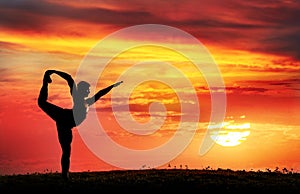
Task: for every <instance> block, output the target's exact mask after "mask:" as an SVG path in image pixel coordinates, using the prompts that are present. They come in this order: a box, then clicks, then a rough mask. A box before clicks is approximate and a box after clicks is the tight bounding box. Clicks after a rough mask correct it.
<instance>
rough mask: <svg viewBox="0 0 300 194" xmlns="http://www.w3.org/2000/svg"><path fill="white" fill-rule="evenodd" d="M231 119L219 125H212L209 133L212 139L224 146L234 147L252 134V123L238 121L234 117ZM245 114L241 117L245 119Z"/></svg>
mask: <svg viewBox="0 0 300 194" xmlns="http://www.w3.org/2000/svg"><path fill="white" fill-rule="evenodd" d="M230 118H231V120H229V121H225V122H223V123H222V124H220V125H219V126H221V128H219V127H217V125H211V127H210V128H209V134H210V137H211V138H212V140H214V141H215V142H216V143H217V144H219V145H221V146H224V147H233V146H237V145H240V144H241V143H242V142H244V141H245V140H246V139H247V136H249V135H250V127H251V126H250V123H248V122H241V121H236V120H234V119H233V118H232V117H230ZM244 118H245V116H241V117H240V119H242V120H244Z"/></svg>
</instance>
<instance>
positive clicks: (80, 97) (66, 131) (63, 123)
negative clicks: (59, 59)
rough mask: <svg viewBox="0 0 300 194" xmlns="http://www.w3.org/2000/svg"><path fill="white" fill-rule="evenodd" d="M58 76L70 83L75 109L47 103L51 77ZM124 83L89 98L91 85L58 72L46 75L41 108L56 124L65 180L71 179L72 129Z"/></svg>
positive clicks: (40, 99)
mask: <svg viewBox="0 0 300 194" xmlns="http://www.w3.org/2000/svg"><path fill="white" fill-rule="evenodd" d="M53 73H55V74H57V75H59V76H60V77H62V78H63V79H65V80H66V81H67V82H68V85H69V88H70V93H71V95H72V99H73V108H72V109H67V108H62V107H59V106H56V105H54V104H52V103H50V102H48V101H47V99H48V84H49V83H51V82H52V80H51V77H50V75H51V74H53ZM121 83H123V81H120V82H117V83H115V84H112V85H110V86H108V87H106V88H104V89H102V90H99V91H98V92H97V93H96V94H95V95H94V96H92V97H90V98H87V97H88V95H89V94H90V84H89V83H88V82H86V81H80V82H79V83H78V84H77V85H76V84H75V82H74V80H73V78H72V76H71V75H69V74H67V73H65V72H62V71H57V70H47V71H46V72H45V74H44V78H43V85H42V87H41V90H40V94H39V97H38V105H39V107H40V108H41V109H42V110H43V111H44V112H45V113H46V114H47V115H48V116H49V117H51V118H52V119H53V120H54V121H55V122H56V128H57V133H58V140H59V143H60V146H61V149H62V155H61V171H62V177H63V178H64V179H68V178H69V168H70V156H71V143H72V139H73V135H72V128H73V127H76V126H78V125H80V124H81V123H82V122H83V121H84V119H85V118H86V114H87V112H88V107H89V106H90V105H92V104H94V103H95V102H96V101H97V100H99V99H100V98H101V96H103V95H105V94H107V93H108V92H109V91H110V90H111V89H112V88H114V87H117V86H119V85H120V84H121Z"/></svg>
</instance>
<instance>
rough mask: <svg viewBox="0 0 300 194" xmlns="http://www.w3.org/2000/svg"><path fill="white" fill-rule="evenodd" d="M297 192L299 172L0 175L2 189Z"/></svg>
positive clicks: (220, 170) (218, 171) (203, 171)
mask: <svg viewBox="0 0 300 194" xmlns="http://www.w3.org/2000/svg"><path fill="white" fill-rule="evenodd" d="M216 191H219V192H223V193H240V192H244V193H245V192H246V193H254V192H270V191H271V192H276V193H280V192H282V193H300V174H299V173H280V172H247V171H232V170H222V169H218V170H188V169H186V170H183V169H182V170H179V169H178V170H176V169H174V170H167V169H166V170H156V169H150V170H119V171H104V172H72V173H71V174H70V180H68V181H64V180H63V179H62V178H61V176H60V174H59V173H45V174H40V173H34V174H26V175H4V176H0V192H1V193H16V192H27V193H36V192H39V193H42V194H43V193H55V192H57V193H75V192H76V193H84V194H85V193H100V192H102V193H103V192H125V193H128V192H142V193H154V192H161V193H162V192H168V193H170V192H174V193H178V192H179V193H208V192H216Z"/></svg>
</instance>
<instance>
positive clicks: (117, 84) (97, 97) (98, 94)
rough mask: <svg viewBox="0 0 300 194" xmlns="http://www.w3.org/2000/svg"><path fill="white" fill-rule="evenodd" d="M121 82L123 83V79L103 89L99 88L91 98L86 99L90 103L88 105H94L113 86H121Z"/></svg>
mask: <svg viewBox="0 0 300 194" xmlns="http://www.w3.org/2000/svg"><path fill="white" fill-rule="evenodd" d="M121 83H123V81H120V82H117V83H114V84H112V85H110V86H108V87H106V88H104V89H102V90H99V91H98V92H97V93H96V94H95V95H94V96H92V97H91V98H88V99H87V100H86V102H87V103H88V105H89V106H90V105H92V104H94V103H95V102H96V101H97V100H99V99H100V98H101V97H102V96H104V95H105V94H107V93H108V92H109V91H110V90H111V89H112V88H114V87H117V86H119V85H120V84H121Z"/></svg>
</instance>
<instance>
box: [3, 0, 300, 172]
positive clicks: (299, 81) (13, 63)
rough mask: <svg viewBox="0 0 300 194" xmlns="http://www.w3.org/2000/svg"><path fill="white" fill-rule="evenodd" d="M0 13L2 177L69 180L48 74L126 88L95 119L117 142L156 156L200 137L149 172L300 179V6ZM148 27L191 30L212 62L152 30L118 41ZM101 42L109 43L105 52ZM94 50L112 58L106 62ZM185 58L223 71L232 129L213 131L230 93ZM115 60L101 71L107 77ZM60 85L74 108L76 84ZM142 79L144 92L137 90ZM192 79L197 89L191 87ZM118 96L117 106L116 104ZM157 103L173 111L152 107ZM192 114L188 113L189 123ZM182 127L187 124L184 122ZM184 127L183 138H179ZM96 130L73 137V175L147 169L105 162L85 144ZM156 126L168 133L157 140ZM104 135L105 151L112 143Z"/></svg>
mask: <svg viewBox="0 0 300 194" xmlns="http://www.w3.org/2000/svg"><path fill="white" fill-rule="evenodd" d="M0 15H1V17H0V62H1V63H0V64H1V66H0V85H1V94H0V110H1V112H0V124H1V125H0V174H1V175H2V174H14V173H33V172H49V171H52V172H55V171H60V155H61V150H60V146H59V142H58V139H57V132H56V127H55V123H54V121H52V120H51V119H50V118H49V117H48V116H47V115H46V114H45V113H44V112H42V111H41V109H40V108H39V107H38V106H37V97H38V94H39V90H40V87H41V84H42V79H43V74H44V72H45V71H46V70H47V69H58V70H61V71H65V72H67V73H69V74H71V75H72V76H73V77H74V78H75V77H76V78H84V79H87V80H88V81H91V80H93V79H94V76H93V75H97V76H98V77H96V78H97V80H96V82H95V83H94V84H95V86H96V88H95V89H96V90H98V89H101V88H104V87H106V86H108V85H111V84H113V83H115V82H117V81H118V80H120V79H122V80H124V83H123V84H122V85H120V86H119V87H118V88H114V89H113V91H111V92H110V93H109V94H107V95H106V96H104V97H102V98H101V99H100V100H99V101H97V102H96V104H95V106H94V107H91V109H90V113H92V114H93V113H96V115H97V116H98V119H99V122H100V123H101V125H102V127H103V128H104V129H105V132H106V134H107V135H108V136H109V137H110V138H111V140H112V141H114V142H117V143H118V144H120V145H122V146H124V147H126V148H128V149H132V150H139V151H141V150H142V151H143V150H144V153H146V151H145V150H147V149H151V148H154V147H158V146H160V145H163V144H164V143H165V142H167V141H169V140H170V138H172V137H175V136H176V137H179V140H180V138H182V139H184V137H186V136H189V134H191V131H193V130H195V134H194V135H193V137H192V140H191V141H190V142H189V144H188V145H185V146H186V147H185V148H184V149H183V150H182V152H181V153H178V155H176V157H174V158H172V159H170V160H169V161H166V162H164V163H163V164H161V165H158V166H153V164H156V160H158V161H160V160H161V159H162V158H164V157H165V156H166V155H169V154H170V153H173V152H174V153H175V152H176V151H175V150H176V149H177V147H176V146H177V145H174V146H175V147H176V148H175V147H174V150H173V149H170V150H169V151H170V152H168V151H166V152H162V153H161V155H165V156H160V155H157V156H154V157H152V159H151V161H150V160H149V163H147V161H148V160H145V162H144V163H145V164H144V165H141V167H140V168H152V167H155V168H175V167H176V168H180V166H183V168H185V167H187V166H188V168H190V169H193V168H197V169H202V168H207V167H210V168H214V169H217V168H226V169H227V168H230V169H234V170H243V169H244V170H266V169H275V168H276V167H279V168H280V169H282V168H287V169H288V170H291V171H297V172H300V157H299V156H300V111H299V110H300V109H299V108H300V44H299V42H300V20H299V18H300V2H299V1H296V0H270V1H259V0H254V1H244V0H225V1H223V0H212V1H204V0H185V1H177V0H176V1H159V0H153V1H138V0H127V1H116V0H110V1H108V0H107V1H106V0H103V1H101V0H78V1H59V0H41V1H37V0H36V1H35V0H24V1H21V0H2V1H0ZM145 24H155V25H164V26H166V27H170V29H173V30H176V29H177V30H178V31H180V32H185V33H186V35H187V34H189V35H190V37H194V38H195V40H197V41H199V45H202V48H203V50H202V51H203V52H202V53H199V52H197V51H198V50H195V48H197V45H195V44H194V43H193V42H191V41H189V39H186V37H182V36H177V35H176V34H172V33H169V36H168V32H167V31H161V32H160V31H156V30H154V29H153V31H152V29H150V30H148V31H146V32H144V34H143V33H133V34H128V33H127V34H125V35H124V34H123V35H122V36H118V37H117V38H116V36H117V35H118V32H122V30H124V29H126V28H130V27H132V26H137V25H145ZM148 33H149V34H151V37H149V36H147V35H148ZM102 40H109V41H110V42H109V43H110V44H106V45H105V47H101V45H100V47H99V43H100V44H101V41H102ZM149 40H150V43H151V41H153V43H154V44H153V45H142V46H139V47H133V48H127V49H126V50H124V51H123V52H122V53H118V54H117V55H114V53H116V51H117V50H118V49H120V48H123V47H124V48H125V47H126V46H127V45H130V44H131V43H133V44H134V45H140V44H143V43H144V42H145V41H149ZM102 43H103V42H102ZM102 45H103V44H102ZM162 45H168V46H170V48H166V47H164V46H162ZM97 46H98V47H97ZM93 48H105V49H102V50H100V51H99V53H96V52H93V51H98V50H93ZM178 50H181V51H183V52H185V53H186V54H187V56H191V58H195V59H199V58H200V59H205V60H203V62H204V63H205V64H203V65H204V66H205V65H207V66H208V68H210V67H211V65H213V64H212V61H213V62H214V63H215V65H216V66H217V68H218V70H219V71H220V75H221V78H222V80H223V83H224V86H225V91H224V90H223V91H224V93H225V96H226V112H225V115H224V116H225V117H224V122H223V123H222V129H219V130H215V129H214V126H213V125H211V123H210V122H211V115H212V104H213V103H212V98H211V95H212V94H214V92H216V93H217V92H219V91H217V90H218V88H217V87H218V86H220V85H215V87H210V85H209V84H208V83H207V80H206V76H207V75H205V74H202V73H201V71H199V69H197V68H196V67H195V64H193V62H192V61H191V60H190V58H188V57H187V56H185V55H181V54H180V53H179V52H178ZM205 54H206V55H205ZM207 54H210V56H211V59H210V58H209V57H208V58H207ZM111 56H114V57H113V58H112V59H111V60H109V64H108V65H106V67H105V68H104V69H103V71H101V70H100V68H99V67H102V66H101V64H102V63H103V61H105V60H108V59H109V58H110V57H111ZM166 63H167V64H169V65H166ZM99 64H100V66H99ZM137 64H138V65H137ZM139 64H140V66H139ZM134 65H136V66H134ZM164 65H166V66H164ZM132 66H134V67H133V68H132ZM128 69H130V70H129V71H127V70H128ZM79 70H80V71H79ZM78 72H80V73H78ZM82 72H83V73H82ZM177 72H181V73H182V74H183V75H184V76H183V77H180V76H179V75H181V74H179V73H177ZM126 75H128V76H126ZM129 75H130V76H129ZM208 76H211V75H208ZM212 77H213V76H212ZM52 79H53V83H51V84H50V85H49V101H51V102H53V103H54V104H57V105H60V106H62V107H66V108H70V107H71V106H72V101H71V96H70V94H69V90H68V87H67V83H66V82H65V81H64V80H63V79H61V78H60V77H58V76H57V75H52ZM139 80H143V82H139V84H138V85H134V83H138V81H139ZM160 80H163V81H160ZM184 80H188V81H189V82H188V83H190V84H191V86H192V87H191V88H192V89H191V88H187V87H185V86H186V85H185V83H187V82H185V81H184ZM130 86H134V87H133V88H130ZM173 87H176V88H177V89H178V90H175V89H174V88H173ZM92 92H94V91H93V90H92ZM193 95H195V96H196V99H197V100H196V104H195V101H193V100H192V96H193ZM125 97H128V99H126V98H125ZM113 98H116V101H114V102H112V101H111V100H112V99H113ZM153 102H154V104H155V102H159V103H161V104H162V105H164V108H163V109H161V107H156V106H152V105H153ZM151 104H152V105H151ZM113 105H114V108H112V106H113ZM195 106H196V107H197V108H195ZM126 107H128V109H129V112H126ZM153 107H154V108H153ZM182 107H187V108H186V110H187V111H186V112H185V113H183V112H181V111H182ZM151 108H153V109H151ZM157 108H160V109H157ZM151 110H152V112H151ZM198 111H199V112H200V114H199V115H197V112H198ZM90 113H89V114H90ZM128 113H129V114H128ZM151 113H153V114H151ZM88 116H89V115H88ZM115 116H118V118H115ZM91 117H92V116H91ZM128 118H131V119H132V121H133V122H136V124H137V126H141V127H140V128H137V129H136V133H139V134H135V133H130V132H132V131H128V129H126V130H124V127H123V126H122V125H123V124H124V125H126V124H128V123H129V121H128ZM182 118H185V119H187V120H186V121H184V122H183V119H182ZM161 119H163V120H161ZM127 122H128V123H127ZM147 122H150V123H148V125H147V124H146V123H147ZM181 122H182V123H181ZM159 123H160V124H161V125H158V124H159ZM138 124H140V125H138ZM143 124H145V125H143ZM129 125H131V124H129ZM181 125H182V126H183V130H181V131H180V132H179V133H177V132H176V131H177V129H178V128H179V126H181ZM145 126H146V127H145ZM193 126H196V129H193ZM92 128H94V125H93V124H92V123H91V122H89V121H87V122H86V123H84V124H83V125H82V126H80V128H79V127H78V128H74V129H73V142H72V154H71V167H70V170H71V171H88V170H90V171H101V170H112V169H122V167H121V166H130V161H132V160H135V159H136V160H139V159H141V158H138V159H137V158H130V159H128V157H127V156H126V154H124V156H123V155H122V154H120V156H118V157H117V159H115V160H116V162H114V163H110V162H108V161H106V160H105V159H104V158H101V157H98V156H97V154H95V153H94V152H93V151H92V150H91V149H89V148H90V147H89V145H88V144H87V142H86V141H85V139H84V138H83V136H84V135H85V134H87V133H89V132H87V131H88V130H89V129H90V130H91V131H93V130H94V129H92ZM154 128H155V129H156V128H157V130H156V131H154V132H153V133H151V130H154ZM81 130H82V131H81ZM132 130H134V129H132ZM93 132H94V131H93ZM90 133H91V132H90ZM95 133H96V134H94V136H95V139H96V141H97V137H98V136H103V134H102V133H101V134H100V135H99V134H98V132H97V131H96V132H95ZM91 134H92V133H91ZM174 134H175V135H174ZM207 134H209V136H208V138H210V140H211V141H214V145H212V147H211V148H210V149H209V150H208V151H207V152H205V154H203V155H201V154H199V150H200V147H201V145H202V143H203V141H204V138H207V137H206V135H207ZM182 142H184V141H182ZM182 142H181V143H182ZM93 145H94V144H93ZM100 145H101V147H100ZM180 146H182V145H178V147H180ZM99 148H100V149H102V150H105V151H106V153H110V154H112V155H113V154H114V150H110V146H109V145H108V144H107V145H106V144H105V142H101V143H99ZM116 153H117V152H116ZM109 157H110V156H109ZM147 157H148V156H147V155H145V158H147ZM112 158H114V157H112ZM166 158H167V156H166ZM152 160H153V161H152ZM116 163H117V164H120V166H118V165H115V164H116ZM127 164H128V165H127ZM169 165H170V166H169Z"/></svg>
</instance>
